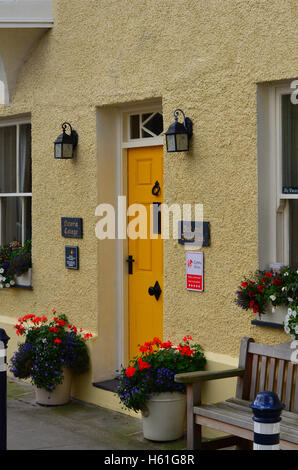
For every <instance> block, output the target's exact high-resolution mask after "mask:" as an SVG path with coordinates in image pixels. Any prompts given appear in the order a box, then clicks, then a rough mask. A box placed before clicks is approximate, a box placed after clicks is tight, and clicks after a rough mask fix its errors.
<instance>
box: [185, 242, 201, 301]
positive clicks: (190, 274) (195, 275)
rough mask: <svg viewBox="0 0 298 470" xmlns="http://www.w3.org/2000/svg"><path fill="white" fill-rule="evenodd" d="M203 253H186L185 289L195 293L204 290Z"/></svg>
mask: <svg viewBox="0 0 298 470" xmlns="http://www.w3.org/2000/svg"><path fill="white" fill-rule="evenodd" d="M203 281H204V253H203V252H201V251H187V252H186V289H187V290H194V291H196V292H203V290H204V282H203Z"/></svg>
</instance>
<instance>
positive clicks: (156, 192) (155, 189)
mask: <svg viewBox="0 0 298 470" xmlns="http://www.w3.org/2000/svg"><path fill="white" fill-rule="evenodd" d="M159 192H160V185H159V182H158V181H155V185H154V186H153V188H152V194H153V196H158V195H159Z"/></svg>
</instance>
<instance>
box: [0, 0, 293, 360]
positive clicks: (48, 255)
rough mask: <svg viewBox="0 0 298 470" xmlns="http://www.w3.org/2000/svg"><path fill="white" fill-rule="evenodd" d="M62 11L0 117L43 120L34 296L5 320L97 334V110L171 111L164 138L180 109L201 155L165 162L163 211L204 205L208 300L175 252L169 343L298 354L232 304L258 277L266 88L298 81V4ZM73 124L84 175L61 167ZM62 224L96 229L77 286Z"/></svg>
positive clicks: (102, 3)
mask: <svg viewBox="0 0 298 470" xmlns="http://www.w3.org/2000/svg"><path fill="white" fill-rule="evenodd" d="M53 3H54V12H53V13H54V19H55V26H54V28H53V30H52V31H50V32H48V33H46V35H45V36H43V38H42V39H41V40H40V41H39V43H38V44H37V45H36V47H35V48H34V50H33V51H32V53H31V54H30V56H29V57H28V58H27V60H26V63H25V64H24V67H23V69H22V71H21V73H20V75H19V80H18V83H17V88H16V93H15V96H14V98H13V101H12V104H11V106H10V108H4V107H0V117H7V116H15V115H17V114H23V113H31V117H32V130H33V133H32V138H33V262H34V278H33V285H34V290H33V291H32V292H27V291H20V290H11V291H3V292H1V299H0V315H6V316H7V317H9V318H11V319H13V320H14V319H15V318H17V317H18V316H19V315H20V314H23V313H27V312H35V313H39V312H40V313H47V312H48V311H49V309H50V308H51V307H56V308H57V309H58V310H59V311H60V312H64V313H66V314H68V315H69V317H70V318H71V321H73V322H77V323H79V325H81V326H82V327H83V328H85V329H88V330H90V329H91V330H92V331H93V332H96V330H97V317H98V314H100V299H97V277H98V273H97V255H96V250H97V240H96V238H95V235H94V227H95V223H96V218H95V217H94V210H95V207H96V201H97V175H96V119H95V117H96V107H100V106H105V105H113V106H115V105H117V104H124V103H126V102H127V103H129V102H136V101H142V100H145V99H152V98H162V102H163V114H164V120H165V128H167V126H168V125H169V123H170V122H171V120H172V111H173V110H174V109H175V108H177V107H180V108H182V109H183V110H184V111H185V112H186V114H187V115H188V116H189V117H191V118H192V120H193V123H194V136H193V139H192V150H191V152H190V153H189V154H185V155H181V154H180V155H179V154H177V155H173V154H166V153H165V155H164V189H165V202H167V203H169V204H172V203H176V202H177V203H203V204H204V218H205V220H208V221H210V223H211V246H210V247H207V248H205V249H204V252H205V292H204V293H203V294H199V293H193V292H187V291H186V290H185V287H184V285H185V280H184V276H185V264H184V262H185V251H184V249H183V247H181V246H180V245H178V243H177V242H176V241H168V242H165V280H164V286H165V288H164V318H165V338H174V339H175V338H176V339H179V338H181V335H184V334H186V333H189V334H193V336H194V337H195V339H198V340H199V341H200V342H201V344H203V346H204V347H205V349H206V350H207V351H212V352H214V353H219V354H225V355H229V356H234V357H235V356H237V355H238V349H239V342H240V338H241V337H242V336H243V335H251V336H253V337H254V338H255V339H256V340H257V341H262V342H266V343H278V342H282V341H286V340H287V339H288V337H287V336H285V335H284V334H283V333H281V332H279V331H273V330H267V329H265V328H258V327H252V326H251V325H250V321H251V315H250V314H249V313H247V312H245V311H242V310H240V309H239V308H238V307H236V306H235V305H234V303H233V299H234V292H235V290H236V288H237V285H238V282H239V281H240V280H241V278H242V277H243V276H244V275H248V274H249V273H250V272H251V271H253V270H255V269H256V268H257V266H258V259H257V256H258V254H257V248H258V247H257V217H258V214H257V152H256V139H257V136H256V84H257V83H259V82H266V81H272V80H281V79H288V78H294V77H296V76H297V47H296V46H297V22H296V17H297V16H296V14H297V10H296V9H297V1H296V0H283V1H281V0H263V1H262V0H260V1H256V0H241V1H240V0H238V1H237V0H225V1H224V2H223V1H220V0H180V1H179V2H175V1H173V0H160V1H156V0H147V1H146V0H68V1H63V0H54V2H53ZM10 47H13V44H11V45H10ZM65 120H66V121H69V122H71V124H72V125H73V127H74V128H75V129H76V130H77V131H78V132H79V146H78V151H77V158H76V159H75V160H74V161H73V162H72V161H65V162H64V161H60V162H59V161H55V160H54V158H53V140H54V139H55V138H56V137H57V135H58V133H59V131H60V124H61V122H63V121H65ZM62 216H77V217H83V219H84V238H83V239H82V240H79V241H78V243H77V241H76V242H75V243H77V244H78V245H79V247H80V270H79V271H78V272H73V271H68V270H66V269H65V267H64V245H65V244H68V241H69V240H66V239H63V238H62V237H61V235H60V219H61V217H62Z"/></svg>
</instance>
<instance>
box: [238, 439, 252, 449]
mask: <svg viewBox="0 0 298 470" xmlns="http://www.w3.org/2000/svg"><path fill="white" fill-rule="evenodd" d="M252 449H253V442H252V441H248V440H247V439H242V438H241V437H239V441H238V443H237V446H236V450H252Z"/></svg>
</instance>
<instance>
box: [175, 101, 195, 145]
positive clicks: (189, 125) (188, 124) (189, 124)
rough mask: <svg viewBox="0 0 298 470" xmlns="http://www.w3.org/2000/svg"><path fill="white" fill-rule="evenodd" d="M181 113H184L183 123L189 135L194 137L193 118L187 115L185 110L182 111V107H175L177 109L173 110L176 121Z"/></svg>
mask: <svg viewBox="0 0 298 470" xmlns="http://www.w3.org/2000/svg"><path fill="white" fill-rule="evenodd" d="M179 113H181V114H182V116H183V124H184V127H185V129H186V131H187V133H188V135H189V138H191V137H192V120H191V119H190V118H188V117H185V114H184V112H183V111H182V109H180V108H177V109H175V111H174V112H173V115H174V118H175V122H178V117H179Z"/></svg>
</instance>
